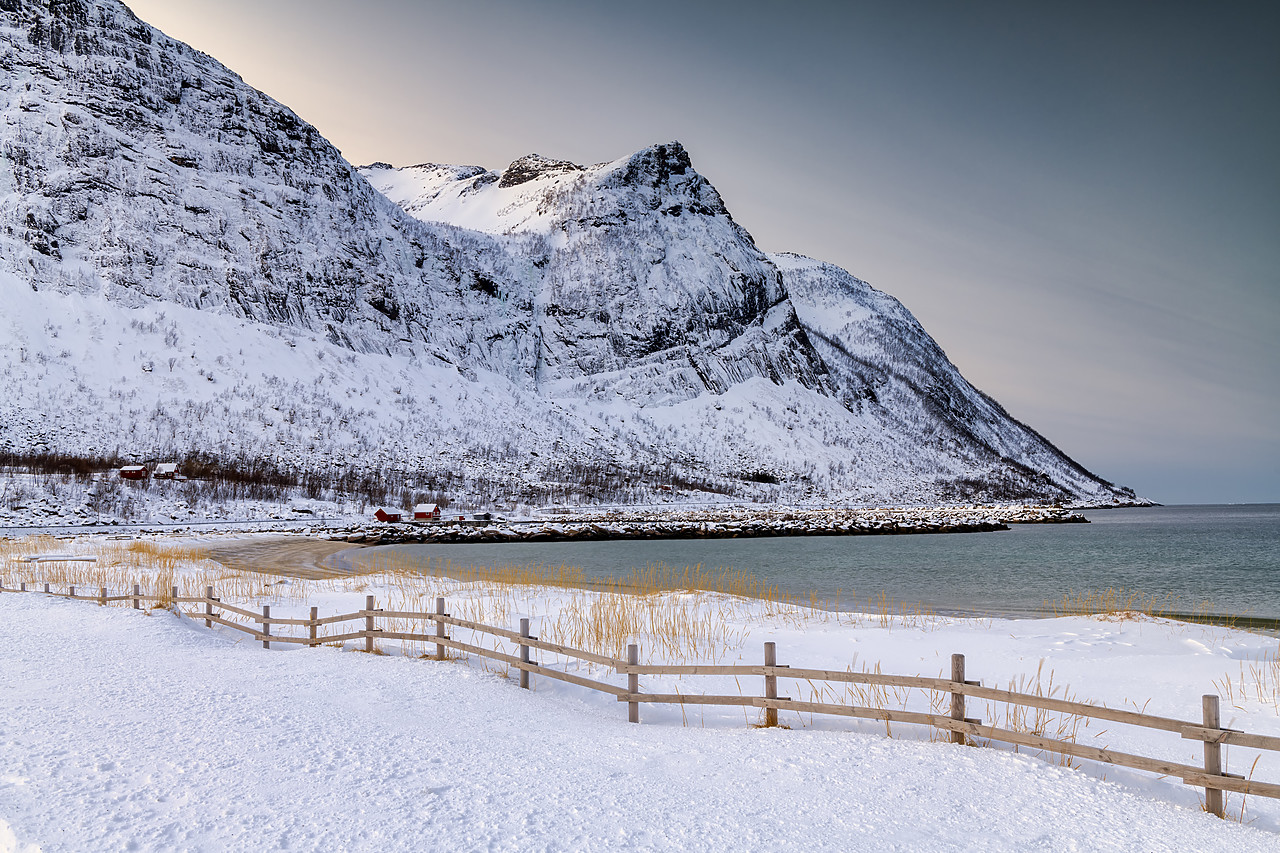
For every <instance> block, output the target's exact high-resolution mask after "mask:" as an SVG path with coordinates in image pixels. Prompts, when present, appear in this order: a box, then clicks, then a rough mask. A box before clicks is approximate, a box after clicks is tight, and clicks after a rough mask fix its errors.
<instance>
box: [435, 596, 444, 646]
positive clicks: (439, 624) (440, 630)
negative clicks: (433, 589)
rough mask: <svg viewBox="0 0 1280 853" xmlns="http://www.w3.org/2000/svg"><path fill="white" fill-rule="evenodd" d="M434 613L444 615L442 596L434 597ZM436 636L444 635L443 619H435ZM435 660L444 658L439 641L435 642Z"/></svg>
mask: <svg viewBox="0 0 1280 853" xmlns="http://www.w3.org/2000/svg"><path fill="white" fill-rule="evenodd" d="M436 615H437V616H444V615H446V614H445V612H444V599H443V598H437V599H436ZM436 636H437V637H441V638H443V637H444V620H443V619H437V620H436ZM436 660H444V645H443V644H441V643H436Z"/></svg>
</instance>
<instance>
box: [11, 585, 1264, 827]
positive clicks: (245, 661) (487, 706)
mask: <svg viewBox="0 0 1280 853" xmlns="http://www.w3.org/2000/svg"><path fill="white" fill-rule="evenodd" d="M184 578H185V580H184V582H185V583H187V584H197V583H205V582H206V580H207V579H208V578H207V576H198V575H196V574H191V573H188V574H182V573H180V575H179V579H184ZM210 582H212V581H210ZM218 583H220V584H221V586H220V587H219V589H220V590H222V593H223V595H224V596H225V597H226V598H227V599H228V600H230V599H231V598H238V600H240V601H241V602H242V604H243V605H248V606H251V607H255V608H256V606H257V605H258V604H261V603H271V604H272V615H273V616H295V615H296V616H306V614H307V610H308V608H309V607H310V606H312V605H315V606H317V607H318V608H319V609H320V612H321V615H325V614H329V613H337V612H350V611H352V610H356V609H359V608H360V607H361V606H362V605H363V602H364V597H365V595H369V594H372V595H375V597H376V598H377V600H378V605H379V606H380V607H392V608H394V607H400V606H409V607H413V608H414V609H424V607H427V606H429V602H431V601H432V600H433V596H435V595H437V594H441V595H445V596H446V598H447V599H448V600H449V609H450V612H452V613H454V614H456V615H460V616H463V617H466V618H483V619H484V620H485V621H487V622H489V623H490V624H496V625H500V626H502V627H514V625H515V623H516V622H517V621H518V619H519V617H520V616H531V617H532V618H533V621H534V632H535V633H537V634H539V635H540V636H543V637H544V638H546V639H558V641H560V642H573V641H574V639H575V638H574V631H575V630H578V631H581V630H582V629H581V627H577V628H575V626H581V625H582V624H583V622H584V619H585V618H587V617H589V616H591V615H592V614H594V615H595V617H596V618H599V617H600V616H601V614H602V613H604V614H606V616H605V619H604V621H603V623H602V624H606V625H613V624H616V625H617V626H618V630H617V631H615V632H614V633H613V634H612V635H607V636H605V637H603V639H601V640H600V641H599V644H598V645H596V646H595V648H597V649H598V650H606V651H607V650H609V649H616V648H617V645H618V644H619V643H623V642H625V641H626V640H627V639H630V638H631V637H634V638H635V639H637V640H638V641H639V642H640V644H641V646H642V648H643V651H642V660H643V661H644V662H659V661H671V662H678V663H687V662H693V661H697V660H706V661H715V662H717V663H734V662H738V661H741V662H748V663H756V662H758V661H759V660H760V657H761V654H762V644H763V643H764V642H765V641H773V642H776V643H777V644H778V658H779V662H780V663H787V664H791V665H793V666H800V665H807V666H817V667H824V668H832V669H844V668H846V667H851V668H854V669H859V670H861V669H867V670H874V669H875V668H876V667H879V668H880V669H881V670H882V671H884V672H892V673H899V674H920V675H939V674H941V673H943V672H944V671H947V670H948V665H949V664H948V661H949V656H950V654H951V653H953V652H963V653H965V654H966V655H967V658H968V669H969V672H968V674H969V677H970V678H974V679H981V680H982V682H983V683H984V684H988V685H998V686H1007V685H1009V684H1010V683H1011V682H1012V683H1015V684H1018V685H1021V686H1022V687H1023V688H1024V689H1033V690H1034V689H1035V686H1036V685H1037V684H1038V685H1039V686H1040V688H1041V689H1044V690H1045V691H1046V692H1048V691H1050V690H1053V691H1054V695H1058V696H1062V695H1070V696H1072V697H1075V698H1079V699H1089V700H1094V701H1100V702H1105V703H1107V704H1108V705H1111V706H1112V707H1129V708H1134V707H1137V708H1141V709H1143V710H1145V711H1147V712H1148V713H1153V714H1162V715H1166V716H1175V717H1181V718H1184V719H1196V718H1197V717H1198V712H1199V707H1200V696H1201V694H1203V693H1208V692H1218V693H1222V694H1223V696H1224V699H1223V702H1224V709H1223V722H1224V724H1225V725H1227V726H1229V727H1234V728H1241V729H1245V730H1248V731H1253V732H1258V733H1264V734H1280V715H1278V714H1280V705H1277V699H1276V697H1277V694H1276V683H1275V673H1276V668H1275V666H1274V664H1273V663H1272V662H1274V660H1275V645H1276V642H1275V640H1274V638H1270V637H1265V636H1260V635H1256V634H1251V633H1246V632H1241V631H1231V630H1227V629H1223V628H1213V627H1205V626H1190V625H1186V624H1180V623H1174V622H1167V621H1158V620H1148V619H1137V620H1134V619H1126V620H1104V619H1092V618H1064V619H1053V620H994V619H987V620H972V619H970V620H962V619H943V618H938V617H932V616H907V617H901V616H899V617H890V616H878V615H874V614H872V615H868V614H860V615H859V614H840V615H836V614H830V613H822V612H813V611H808V610H805V609H803V608H794V607H790V606H786V605H780V604H777V603H769V602H759V601H751V600H745V599H737V598H734V597H732V596H726V595H719V594H710V593H658V594H654V595H650V596H644V597H639V598H637V597H610V596H609V595H607V594H603V593H596V592H587V591H582V590H571V589H563V588H562V589H554V588H547V587H521V586H515V587H512V586H505V587H504V586H502V585H500V584H494V583H491V582H472V583H464V582H462V581H458V580H447V579H425V580H415V581H412V582H411V581H408V580H406V578H405V576H404V575H403V574H400V575H391V576H383V577H378V576H373V577H350V578H340V579H336V580H333V581H310V582H306V581H297V580H295V581H290V582H283V583H282V582H279V581H278V580H277V579H275V578H264V577H262V576H255V577H250V578H249V579H247V580H245V579H238V580H237V579H232V578H222V579H220V580H219V581H218ZM623 598H626V599H628V600H627V601H623V600H622V599H623ZM664 625H665V626H666V627H663V626H664ZM277 630H278V631H282V632H283V631H285V630H286V629H284V628H278V629H277ZM419 630H421V629H419ZM452 630H453V632H454V635H455V636H456V637H458V638H459V639H463V640H464V641H471V638H470V637H468V636H467V635H466V633H465V632H460V631H458V630H457V629H452ZM575 644H576V645H579V646H580V647H583V646H586V647H591V644H590V643H589V642H586V641H585V639H584V638H583V637H581V636H580V637H578V638H577V642H576V643H575ZM427 650H428V649H425V648H422V647H414V648H410V649H408V650H407V651H408V652H409V654H407V655H406V654H401V652H402V651H405V650H402V649H401V647H400V645H399V644H395V643H388V644H386V645H385V646H384V647H383V651H386V652H388V653H389V654H387V655H379V656H369V655H364V654H357V653H353V652H351V651H340V650H338V649H335V648H320V649H301V648H294V647H284V648H274V647H273V648H272V649H271V650H263V649H261V648H260V646H259V644H258V643H256V642H254V641H252V640H250V639H247V638H246V635H244V634H241V633H238V632H234V631H231V630H230V629H225V628H214V629H212V630H209V629H205V628H204V626H203V624H202V623H201V622H199V621H198V620H193V619H190V618H178V617H176V616H174V615H173V614H172V613H171V612H168V611H162V610H156V611H152V612H150V613H147V612H145V611H142V612H139V611H133V610H131V609H127V608H119V607H115V608H112V607H109V608H100V607H95V606H93V605H92V604H89V603H85V602H70V601H65V600H59V599H50V598H46V597H44V596H42V595H32V594H28V595H19V594H9V593H5V594H0V685H2V688H0V720H3V723H2V724H0V725H3V727H4V729H3V733H2V735H0V821H3V824H0V850H9V849H14V850H30V849H40V850H45V851H53V850H81V849H142V850H172V849H183V850H224V849H243V848H248V847H254V848H260V849H283V848H302V849H354V850H375V849H376V850H397V849H406V850H410V849H411V850H421V849H442V850H443V849H449V850H455V849H496V850H533V849H537V850H542V849H556V850H563V849H569V850H576V849H606V848H608V849H613V848H620V849H680V850H685V849H725V848H728V847H730V846H733V847H737V848H740V849H766V848H776V849H797V850H799V849H804V850H812V849H837V848H840V849H849V848H853V849H860V850H867V849H886V850H888V849H903V850H905V849H982V850H1026V849H1045V850H1098V849H1116V850H1232V851H1244V850H1274V849H1276V847H1277V846H1278V845H1280V841H1278V840H1277V832H1280V803H1275V802H1273V801H1269V800H1263V799H1260V798H1250V799H1249V800H1248V802H1247V805H1246V806H1245V811H1244V820H1245V822H1246V824H1248V825H1246V826H1241V825H1240V824H1239V823H1238V822H1233V821H1230V820H1228V821H1220V820H1217V819H1215V818H1213V817H1211V816H1209V815H1207V814H1205V813H1203V812H1202V811H1201V810H1200V808H1199V804H1198V796H1197V791H1196V789H1193V788H1189V787H1187V786H1184V785H1182V784H1181V783H1180V782H1179V781H1177V780H1171V779H1158V778H1156V777H1154V776H1152V775H1150V774H1145V773H1138V772H1130V771H1125V770H1121V769H1118V768H1114V767H1107V768H1100V767H1096V766H1083V767H1079V768H1075V769H1072V768H1067V767H1062V766H1058V765H1056V764H1054V763H1052V762H1047V761H1045V760H1044V759H1043V758H1040V757H1033V756H1030V755H1025V754H1024V755H1015V754H1012V753H1010V752H1007V751H1004V750H1000V749H994V748H984V749H978V748H968V747H958V746H954V745H951V744H948V743H942V742H931V740H930V734H929V733H928V732H926V731H921V730H912V729H910V728H908V727H898V726H895V727H894V728H893V732H892V734H893V737H892V738H887V737H885V731H884V727H883V724H874V723H867V724H859V723H857V722H854V721H844V720H837V719H825V718H821V717H818V718H811V717H809V716H808V715H798V714H788V713H786V712H783V713H782V715H781V716H782V720H781V721H782V723H783V724H784V725H786V726H789V727H790V728H785V729H759V728H755V727H753V725H752V724H754V723H756V722H758V721H757V719H756V718H755V714H756V713H757V712H756V711H754V710H750V711H747V712H746V714H744V712H743V711H742V709H738V708H729V709H721V708H713V707H708V708H705V709H703V708H696V707H689V708H686V709H685V710H684V711H683V712H682V711H681V710H680V708H678V707H674V706H670V707H668V706H642V711H641V713H642V724H641V725H639V726H635V725H630V724H628V723H627V722H626V710H625V707H624V706H622V705H620V704H618V703H616V702H615V701H614V700H613V698H612V697H610V696H606V695H604V694H600V693H594V692H589V691H586V690H584V689H582V688H578V687H575V686H572V685H566V684H563V683H560V682H555V681H552V680H550V679H546V678H538V677H537V676H535V677H534V690H532V691H530V692H525V691H521V690H519V689H518V688H517V687H516V684H515V681H514V680H513V679H511V678H507V677H506V675H507V674H506V673H502V672H498V671H492V672H489V671H485V667H484V666H483V665H482V664H481V663H480V662H478V661H475V660H472V661H457V660H451V661H448V662H443V663H441V662H436V661H432V660H424V659H420V658H418V657H416V655H417V654H420V653H422V652H423V651H427ZM611 653H616V652H611ZM540 657H541V659H542V660H543V662H544V663H547V664H550V665H553V666H557V667H560V666H565V665H566V662H565V661H563V660H560V659H557V658H556V657H554V656H551V655H545V654H544V655H540ZM576 671H577V672H578V673H579V674H582V675H587V676H590V677H594V678H598V679H603V680H609V681H612V682H613V683H618V684H621V683H623V682H622V680H621V678H620V677H619V676H616V675H612V674H610V673H609V672H608V671H607V670H604V669H602V668H599V667H597V668H594V669H592V668H588V667H584V668H582V669H579V670H576ZM759 680H760V679H758V678H753V679H741V680H740V681H741V683H740V684H735V683H734V681H733V679H716V678H705V677H702V678H699V677H685V678H681V679H660V678H657V677H650V676H642V678H641V686H642V689H643V690H645V691H646V692H674V691H675V690H679V691H680V692H685V693H690V692H707V693H726V692H727V693H738V692H741V693H745V694H755V695H758V694H759V691H760V685H759V684H756V683H754V682H757V681H759ZM749 682H751V683H749ZM812 690H813V688H812V686H811V685H808V684H806V683H803V682H801V683H796V682H787V681H785V680H783V681H782V683H781V684H780V692H781V693H782V694H783V695H790V696H792V697H793V698H797V699H808V698H810V697H811V696H813V695H814V693H813V692H812ZM827 698H828V699H831V698H832V697H831V696H830V695H828V697H827ZM863 698H864V699H867V698H869V699H870V700H871V701H879V702H883V703H885V704H888V705H895V704H905V705H906V706H907V707H912V708H918V709H927V708H928V700H927V698H926V697H924V696H921V695H920V694H919V693H918V692H917V693H914V694H912V695H897V694H892V693H889V694H885V695H882V696H879V697H863ZM837 701H839V700H838V699H837ZM968 713H969V714H970V716H981V717H983V718H984V719H985V720H989V721H993V722H999V723H1005V724H1008V723H1009V721H1008V720H1007V719H1004V718H1003V717H1001V716H1000V714H1001V713H1002V712H1001V711H999V710H998V709H996V708H992V707H989V706H986V703H983V702H974V701H971V703H970V706H969V711H968ZM1057 725H1058V724H1057V723H1055V722H1050V723H1048V726H1049V732H1050V733H1051V734H1052V733H1055V732H1056V731H1057V728H1056V726H1057ZM1075 736H1076V738H1077V740H1078V741H1080V742H1082V743H1090V744H1095V745H1106V746H1111V747H1113V748H1117V749H1123V750H1125V751H1129V752H1137V753H1141V754H1147V755H1152V756H1158V757H1166V758H1169V759H1173V760H1178V761H1183V762H1185V763H1189V764H1197V763H1199V760H1200V744H1199V743H1197V742H1192V741H1183V740H1181V739H1180V738H1178V737H1177V736H1176V735H1172V734H1168V733H1162V732H1149V731H1145V730H1132V729H1129V727H1126V726H1120V725H1113V724H1102V725H1098V724H1094V725H1093V726H1090V727H1085V726H1083V725H1080V726H1077V727H1076V728H1075ZM1253 756H1254V753H1251V752H1248V751H1246V750H1238V749H1228V768H1229V769H1230V770H1231V771H1233V772H1237V773H1244V774H1250V773H1252V774H1253V776H1254V778H1257V779H1259V780H1265V781H1275V780H1276V779H1277V777H1278V776H1280V773H1278V772H1277V756H1275V755H1265V756H1264V757H1263V758H1262V759H1261V760H1260V761H1259V762H1258V763H1257V765H1256V766H1252V763H1253ZM1240 810H1241V802H1240V798H1239V797H1233V796H1229V797H1228V811H1229V813H1234V814H1235V815H1236V816H1237V818H1238V816H1239V814H1240Z"/></svg>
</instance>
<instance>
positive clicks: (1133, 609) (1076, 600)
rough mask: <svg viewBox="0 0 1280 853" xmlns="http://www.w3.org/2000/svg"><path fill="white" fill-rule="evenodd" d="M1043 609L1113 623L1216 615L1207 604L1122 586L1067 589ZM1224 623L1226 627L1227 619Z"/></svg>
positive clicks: (1198, 618) (1196, 618)
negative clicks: (1080, 589)
mask: <svg viewBox="0 0 1280 853" xmlns="http://www.w3.org/2000/svg"><path fill="white" fill-rule="evenodd" d="M1044 607H1045V609H1046V610H1049V611H1050V612H1052V613H1053V615H1054V616H1099V617H1102V618H1104V619H1116V620H1124V619H1140V618H1143V617H1158V618H1166V619H1178V618H1186V617H1190V618H1191V619H1192V620H1193V621H1208V619H1207V617H1209V616H1211V615H1212V614H1213V613H1214V612H1215V611H1214V608H1213V606H1212V604H1211V603H1210V602H1208V601H1189V600H1187V599H1185V598H1183V597H1182V596H1178V595H1173V594H1171V593H1165V594H1163V595H1153V594H1150V593H1145V592H1139V591H1137V590H1131V589H1124V588H1123V587H1107V588H1106V589H1104V590H1089V591H1086V592H1077V591H1075V590H1070V591H1068V592H1066V593H1065V594H1063V596H1062V597H1061V598H1059V599H1057V600H1055V601H1048V600H1046V601H1045V602H1044ZM1213 621H1223V620H1219V619H1217V618H1215V619H1214V620H1213ZM1226 621H1227V623H1228V625H1229V620H1226Z"/></svg>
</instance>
